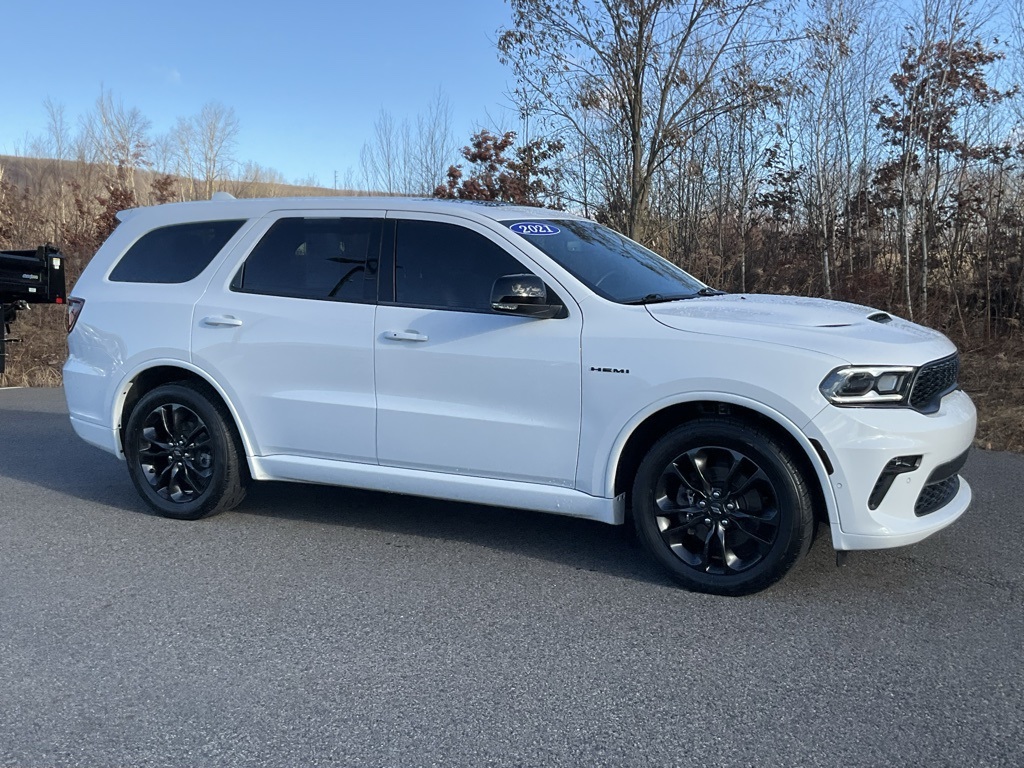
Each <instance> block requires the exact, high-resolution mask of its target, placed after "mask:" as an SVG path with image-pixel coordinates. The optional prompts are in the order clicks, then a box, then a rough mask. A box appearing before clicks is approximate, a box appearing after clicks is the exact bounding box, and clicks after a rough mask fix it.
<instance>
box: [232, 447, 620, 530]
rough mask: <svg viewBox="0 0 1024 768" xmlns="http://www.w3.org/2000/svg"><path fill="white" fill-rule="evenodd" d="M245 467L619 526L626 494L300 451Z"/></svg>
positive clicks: (254, 459) (295, 478) (262, 476)
mask: <svg viewBox="0 0 1024 768" xmlns="http://www.w3.org/2000/svg"><path fill="white" fill-rule="evenodd" d="M249 466H250V468H251V470H252V475H253V477H254V478H256V479H258V480H286V481H292V482H300V483H318V484H320V485H341V486H347V487H350V488H363V489H366V490H371V491H385V492H388V493H405V494H409V495H411V496H427V497H430V498H435V499H450V500H452V501H464V502H469V503H472V504H486V505H488V506H497V507H516V508H519V509H530V510H534V511H537V512H551V513H553V514H556V515H567V516H569V517H582V518H585V519H587V520H596V521H598V522H602V523H609V524H612V525H621V524H622V522H623V520H624V519H625V509H626V498H625V494H620V495H619V496H617V497H616V498H614V499H606V498H599V497H597V496H590V495H588V494H586V493H582V492H580V491H575V490H573V489H571V488H559V487H557V486H552V485H541V484H538V483H523V482H517V481H515V480H494V479H491V478H486V477H471V476H466V475H449V474H444V473H441V472H426V471H424V470H420V469H403V468H399V467H382V466H378V465H376V464H357V463H354V462H345V461H330V460H327V459H308V458H304V457H298V456H251V457H249Z"/></svg>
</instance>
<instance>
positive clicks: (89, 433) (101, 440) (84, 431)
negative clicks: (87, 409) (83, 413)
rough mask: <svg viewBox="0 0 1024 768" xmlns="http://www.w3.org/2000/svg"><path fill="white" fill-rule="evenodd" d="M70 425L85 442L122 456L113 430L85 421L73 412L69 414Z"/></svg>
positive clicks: (118, 441)
mask: <svg viewBox="0 0 1024 768" xmlns="http://www.w3.org/2000/svg"><path fill="white" fill-rule="evenodd" d="M71 426H72V428H73V429H74V430H75V434H76V435H78V436H79V437H80V438H82V439H83V440H85V442H87V443H89V444H90V445H95V446H96V447H97V448H102V449H103V450H104V451H106V452H107V453H112V454H114V455H115V456H118V457H121V458H124V456H123V455H122V453H121V443H120V440H118V435H117V432H116V431H115V430H113V429H110V427H106V426H103V425H102V424H95V423H93V422H91V421H86V420H85V419H81V418H79V417H77V416H75V415H73V414H72V416H71Z"/></svg>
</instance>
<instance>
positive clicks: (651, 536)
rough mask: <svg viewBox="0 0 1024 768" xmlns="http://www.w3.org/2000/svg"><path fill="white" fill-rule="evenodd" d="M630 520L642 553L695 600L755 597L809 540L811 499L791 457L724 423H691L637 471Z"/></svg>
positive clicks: (735, 423) (760, 435)
mask: <svg viewBox="0 0 1024 768" xmlns="http://www.w3.org/2000/svg"><path fill="white" fill-rule="evenodd" d="M632 511H633V522H634V525H635V526H636V531H637V535H638V537H639V539H640V541H641V542H642V543H643V544H644V546H645V547H646V549H647V550H648V552H649V553H650V554H651V555H652V556H653V557H654V559H655V560H656V561H657V562H658V563H660V564H661V565H662V566H663V567H664V568H665V569H666V570H667V571H668V572H669V574H670V575H671V576H672V577H673V578H674V579H675V580H676V581H677V582H679V583H680V584H681V585H682V586H684V587H686V588H687V589H690V590H692V591H695V592H708V593H712V594H717V595H733V596H737V595H748V594H751V593H753V592H759V591H760V590H762V589H765V588H767V587H769V586H771V585H772V584H774V583H775V582H776V581H778V580H779V579H781V578H782V577H783V576H784V575H785V574H786V573H787V572H789V570H790V569H792V568H793V566H794V565H796V563H797V562H798V561H799V560H800V558H802V557H803V556H804V555H805V554H806V553H807V550H808V549H810V546H811V541H812V540H813V538H814V528H815V518H814V510H813V504H812V501H811V493H810V490H809V489H808V487H807V483H806V481H805V479H804V477H803V475H802V474H801V472H800V470H799V469H798V468H797V465H796V462H795V461H794V460H793V457H792V456H790V455H789V452H788V450H787V448H786V447H785V446H784V445H782V444H781V443H780V441H779V440H777V439H776V438H775V437H774V436H772V435H771V434H769V433H767V432H765V431H763V430H761V429H758V428H757V427H756V426H752V425H750V424H747V423H745V422H743V421H740V420H738V419H735V418H729V417H708V418H700V419H696V420H694V421H692V422H688V423H686V424H683V425H682V426H679V427H676V428H675V429H673V430H672V431H671V432H669V433H668V434H667V435H665V436H664V437H663V438H662V439H661V440H659V441H658V442H657V443H655V445H654V446H653V447H652V448H651V450H650V451H649V452H648V453H647V455H646V457H644V460H643V461H642V462H641V464H640V467H639V469H638V470H637V474H636V478H635V480H634V483H633V494H632Z"/></svg>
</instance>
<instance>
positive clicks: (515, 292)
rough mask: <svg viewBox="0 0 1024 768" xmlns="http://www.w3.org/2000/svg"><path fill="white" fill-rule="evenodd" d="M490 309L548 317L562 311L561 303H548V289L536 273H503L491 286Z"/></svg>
mask: <svg viewBox="0 0 1024 768" xmlns="http://www.w3.org/2000/svg"><path fill="white" fill-rule="evenodd" d="M491 309H493V310H494V311H495V312H501V313H503V314H507V315H521V316H522V317H536V318H540V319H543V318H548V317H554V316H555V315H557V314H558V313H559V312H561V311H562V305H561V304H548V289H547V286H546V285H544V281H543V280H541V279H540V278H539V277H537V276H536V275H505V276H504V277H499V278H498V279H497V280H495V281H494V286H493V287H492V288H491Z"/></svg>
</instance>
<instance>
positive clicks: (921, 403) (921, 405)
mask: <svg viewBox="0 0 1024 768" xmlns="http://www.w3.org/2000/svg"><path fill="white" fill-rule="evenodd" d="M959 378H960V356H959V355H957V354H953V355H950V356H949V357H944V358H942V359H941V360H936V361H934V362H932V363H928V364H927V365H925V366H924V367H922V368H921V370H920V371H918V372H917V378H915V379H914V387H913V389H911V390H910V405H911V407H912V408H915V409H917V410H918V411H921V412H922V413H934V412H935V411H937V410H939V401H940V400H942V398H943V397H944V396H945V395H948V394H949V393H950V392H952V391H953V390H954V389H956V388H957V384H958V381H959Z"/></svg>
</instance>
